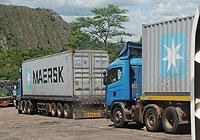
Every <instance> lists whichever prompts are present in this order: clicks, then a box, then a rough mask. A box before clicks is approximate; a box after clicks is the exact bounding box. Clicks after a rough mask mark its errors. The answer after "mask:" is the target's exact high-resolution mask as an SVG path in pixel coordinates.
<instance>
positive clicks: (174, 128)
mask: <svg viewBox="0 0 200 140" xmlns="http://www.w3.org/2000/svg"><path fill="white" fill-rule="evenodd" d="M162 125H163V129H164V130H165V132H166V133H170V134H174V133H176V132H178V127H179V119H178V114H177V112H176V108H175V107H167V108H166V109H165V110H164V111H163V114H162Z"/></svg>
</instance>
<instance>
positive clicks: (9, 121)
mask: <svg viewBox="0 0 200 140" xmlns="http://www.w3.org/2000/svg"><path fill="white" fill-rule="evenodd" d="M190 139H191V138H190V135H169V134H165V133H150V132H147V131H145V130H136V129H133V128H114V127H113V126H112V122H110V121H108V120H106V119H84V120H72V119H69V120H67V119H60V118H53V117H47V116H41V115H31V116H29V115H23V114H20V115H19V114H17V111H16V110H15V109H14V108H13V107H8V108H0V140H190Z"/></svg>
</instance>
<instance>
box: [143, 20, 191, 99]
mask: <svg viewBox="0 0 200 140" xmlns="http://www.w3.org/2000/svg"><path fill="white" fill-rule="evenodd" d="M192 23H193V17H186V18H181V19H174V20H172V21H166V22H162V23H156V24H150V25H143V27H142V37H143V38H142V44H143V55H142V57H143V64H142V78H143V80H142V81H143V83H142V85H143V87H142V89H143V94H144V95H145V96H147V95H161V96H162V95H189V93H190V53H191V51H190V49H191V45H190V44H191V30H192Z"/></svg>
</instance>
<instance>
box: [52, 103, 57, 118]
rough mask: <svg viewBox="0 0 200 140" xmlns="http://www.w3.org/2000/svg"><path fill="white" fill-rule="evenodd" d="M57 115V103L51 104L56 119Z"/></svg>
mask: <svg viewBox="0 0 200 140" xmlns="http://www.w3.org/2000/svg"><path fill="white" fill-rule="evenodd" d="M56 115H57V107H56V104H55V103H51V116H52V117H56Z"/></svg>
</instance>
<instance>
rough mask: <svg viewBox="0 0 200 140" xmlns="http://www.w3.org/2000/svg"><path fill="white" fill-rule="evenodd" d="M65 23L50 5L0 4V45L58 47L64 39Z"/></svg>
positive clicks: (67, 28) (1, 46)
mask: <svg viewBox="0 0 200 140" xmlns="http://www.w3.org/2000/svg"><path fill="white" fill-rule="evenodd" d="M68 34H69V24H68V23H66V22H65V21H64V20H63V19H62V18H61V17H60V16H59V15H58V14H57V13H55V12H54V11H53V10H50V9H41V8H36V9H32V8H28V7H24V6H13V5H1V4H0V48H1V49H2V48H3V49H8V48H10V47H16V46H17V47H18V46H19V47H31V48H41V47H60V46H63V45H64V44H65V43H66V41H67V40H68Z"/></svg>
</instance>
